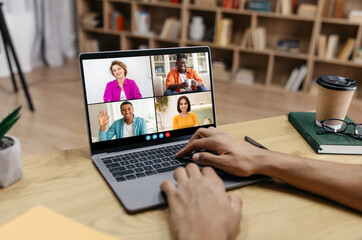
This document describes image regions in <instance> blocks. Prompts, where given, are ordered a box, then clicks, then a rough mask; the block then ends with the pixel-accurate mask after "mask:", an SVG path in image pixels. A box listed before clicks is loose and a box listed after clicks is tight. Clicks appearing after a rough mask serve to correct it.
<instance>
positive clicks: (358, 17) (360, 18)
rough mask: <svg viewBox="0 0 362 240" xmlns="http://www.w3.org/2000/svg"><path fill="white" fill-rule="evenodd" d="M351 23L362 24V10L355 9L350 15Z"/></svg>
mask: <svg viewBox="0 0 362 240" xmlns="http://www.w3.org/2000/svg"><path fill="white" fill-rule="evenodd" d="M348 20H349V21H350V22H356V23H362V10H356V9H353V10H351V11H350V12H349V14H348Z"/></svg>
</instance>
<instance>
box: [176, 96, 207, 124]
mask: <svg viewBox="0 0 362 240" xmlns="http://www.w3.org/2000/svg"><path fill="white" fill-rule="evenodd" d="M177 111H178V112H179V113H180V114H179V115H177V116H175V117H174V118H173V129H174V130H176V129H181V128H189V127H196V126H200V123H199V120H198V119H197V115H196V114H195V113H191V112H190V111H191V103H190V100H189V99H188V98H187V97H186V96H181V97H179V99H178V100H177Z"/></svg>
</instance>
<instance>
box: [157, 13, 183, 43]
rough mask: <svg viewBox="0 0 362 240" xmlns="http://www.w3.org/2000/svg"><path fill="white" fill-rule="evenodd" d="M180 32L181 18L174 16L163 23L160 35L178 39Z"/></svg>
mask: <svg viewBox="0 0 362 240" xmlns="http://www.w3.org/2000/svg"><path fill="white" fill-rule="evenodd" d="M180 34H181V24H180V20H178V19H176V18H174V17H170V18H167V19H166V21H165V22H164V24H163V27H162V30H161V33H160V37H162V38H169V39H176V38H178V37H179V36H180Z"/></svg>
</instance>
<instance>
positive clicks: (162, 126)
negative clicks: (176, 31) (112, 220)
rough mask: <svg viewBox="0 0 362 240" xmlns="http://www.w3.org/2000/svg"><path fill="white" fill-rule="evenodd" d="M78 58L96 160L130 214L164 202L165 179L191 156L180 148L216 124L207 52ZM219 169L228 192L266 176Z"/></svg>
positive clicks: (171, 50) (188, 49)
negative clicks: (200, 130) (162, 186)
mask: <svg viewBox="0 0 362 240" xmlns="http://www.w3.org/2000/svg"><path fill="white" fill-rule="evenodd" d="M177 56H179V58H180V61H179V62H180V64H179V65H177V64H176V63H177ZM79 63H80V71H81V76H82V82H83V93H84V100H85V112H86V121H87V126H88V136H89V146H90V152H91V156H92V159H93V162H94V164H95V165H96V167H97V168H98V170H99V172H100V173H101V174H102V175H103V177H104V179H105V180H106V182H107V183H108V185H109V186H110V188H111V189H112V190H113V192H114V194H115V195H116V196H117V198H118V199H119V200H120V201H121V203H122V204H123V206H124V208H125V209H126V211H127V212H129V213H135V212H139V211H144V210H147V209H152V208H157V207H160V206H164V205H166V199H165V197H164V195H163V194H162V193H161V191H160V188H159V185H160V183H161V182H162V181H164V180H166V179H170V180H172V181H174V179H173V171H174V170H175V169H176V168H177V167H179V166H185V165H186V164H187V163H188V162H190V161H191V158H190V157H189V158H184V159H176V158H175V157H174V155H175V153H176V152H178V151H179V150H180V149H182V148H183V147H184V146H185V145H186V144H187V142H188V140H189V139H190V137H191V136H192V134H193V133H195V131H196V130H197V129H198V128H207V127H210V126H213V127H216V114H215V100H214V89H213V77H212V69H211V53H210V49H209V48H208V47H186V48H165V49H151V50H130V51H117V52H97V53H83V54H81V55H80V56H79ZM180 72H181V73H182V74H180ZM190 79H191V80H190ZM183 82H186V83H191V86H189V85H186V84H185V83H184V84H182V83H183ZM218 173H219V175H220V176H221V177H222V178H223V181H224V184H225V187H226V188H227V189H231V188H235V187H240V186H245V185H248V184H252V183H256V182H260V181H263V180H265V179H266V177H264V176H251V177H248V178H241V177H235V176H232V175H228V174H226V173H224V172H222V171H218ZM174 182H175V181H174Z"/></svg>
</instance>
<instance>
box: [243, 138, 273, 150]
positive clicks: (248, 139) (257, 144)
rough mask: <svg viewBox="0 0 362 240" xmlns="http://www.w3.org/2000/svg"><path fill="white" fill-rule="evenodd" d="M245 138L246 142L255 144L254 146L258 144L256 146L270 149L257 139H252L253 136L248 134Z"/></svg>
mask: <svg viewBox="0 0 362 240" xmlns="http://www.w3.org/2000/svg"><path fill="white" fill-rule="evenodd" d="M244 140H245V141H246V142H248V143H250V144H251V145H254V146H256V147H259V148H262V149H266V150H268V149H267V148H266V147H264V146H263V145H261V144H260V143H258V142H257V141H255V140H253V139H251V138H250V137H248V136H245V137H244Z"/></svg>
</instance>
